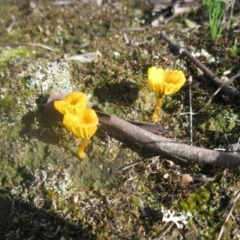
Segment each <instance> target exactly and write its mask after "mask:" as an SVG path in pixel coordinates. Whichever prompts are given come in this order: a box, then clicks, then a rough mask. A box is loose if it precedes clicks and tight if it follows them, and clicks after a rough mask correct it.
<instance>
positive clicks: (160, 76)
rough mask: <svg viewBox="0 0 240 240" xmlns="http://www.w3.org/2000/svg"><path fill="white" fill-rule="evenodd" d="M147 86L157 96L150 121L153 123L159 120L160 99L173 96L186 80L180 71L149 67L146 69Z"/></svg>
mask: <svg viewBox="0 0 240 240" xmlns="http://www.w3.org/2000/svg"><path fill="white" fill-rule="evenodd" d="M147 75H148V86H149V87H150V88H151V89H152V90H153V91H154V92H156V93H157V94H158V98H157V103H156V105H157V106H156V108H155V111H154V113H153V116H152V119H153V121H154V122H157V121H158V120H159V115H160V111H161V107H162V97H163V96H164V95H170V94H174V93H176V92H178V91H179V89H180V88H181V87H182V86H183V85H184V83H185V82H186V78H185V76H184V74H183V72H182V71H177V70H166V71H164V70H163V69H162V68H157V67H151V68H149V69H148V72H147Z"/></svg>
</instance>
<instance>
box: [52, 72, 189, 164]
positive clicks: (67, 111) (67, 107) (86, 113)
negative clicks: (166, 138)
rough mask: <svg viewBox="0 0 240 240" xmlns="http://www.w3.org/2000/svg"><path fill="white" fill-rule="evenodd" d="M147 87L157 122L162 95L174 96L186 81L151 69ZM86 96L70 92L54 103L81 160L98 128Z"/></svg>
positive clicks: (182, 76) (180, 76) (182, 75)
mask: <svg viewBox="0 0 240 240" xmlns="http://www.w3.org/2000/svg"><path fill="white" fill-rule="evenodd" d="M147 75H148V86H149V87H150V88H151V89H152V90H153V91H154V92H156V93H157V104H156V108H155V111H154V113H153V116H152V119H153V121H154V122H157V121H158V120H159V116H160V111H161V106H162V98H163V96H164V95H169V94H174V93H176V92H177V91H179V89H180V88H181V87H182V86H183V85H184V83H185V81H186V79H185V76H184V74H183V72H182V71H177V70H166V71H164V70H163V69H162V68H157V67H151V68H149V69H148V72H147ZM87 101H88V100H87V96H86V94H84V93H81V92H72V93H70V94H68V95H67V96H66V97H64V98H63V99H61V100H57V101H55V102H54V107H55V108H56V110H57V111H59V112H60V113H62V114H63V116H64V117H63V125H64V126H65V127H66V128H67V129H68V130H69V131H70V132H72V133H73V134H75V135H76V136H77V137H78V138H80V139H81V140H82V143H81V145H80V147H79V150H78V156H79V157H80V158H81V159H84V158H85V157H86V153H85V152H84V150H85V148H86V147H87V146H88V144H89V143H90V138H91V137H92V136H93V135H94V134H95V132H96V131H97V127H98V116H97V114H96V112H95V111H94V110H93V109H91V108H87Z"/></svg>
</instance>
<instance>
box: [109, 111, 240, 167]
mask: <svg viewBox="0 0 240 240" xmlns="http://www.w3.org/2000/svg"><path fill="white" fill-rule="evenodd" d="M110 127H111V129H112V131H113V132H116V133H117V134H118V135H121V136H123V137H124V138H126V139H128V140H129V141H132V142H134V143H137V144H140V145H142V146H144V147H146V148H150V149H153V150H155V151H157V152H161V153H165V154H168V155H170V156H175V157H178V158H182V159H185V160H188V161H195V162H199V163H206V164H212V165H214V166H218V167H223V168H234V169H237V168H239V166H240V155H239V154H231V153H225V152H217V151H214V150H208V149H203V148H199V147H195V146H190V145H187V144H184V143H180V142H177V141H174V140H172V139H168V138H165V137H162V136H158V135H155V134H152V133H150V132H148V131H146V130H144V129H142V128H140V127H138V126H136V125H133V124H131V123H129V122H127V121H125V120H123V119H121V118H118V117H116V116H114V115H112V116H111V118H110Z"/></svg>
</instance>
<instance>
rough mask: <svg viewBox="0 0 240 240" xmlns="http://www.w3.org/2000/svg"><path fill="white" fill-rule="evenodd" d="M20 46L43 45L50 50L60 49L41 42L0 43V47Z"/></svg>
mask: <svg viewBox="0 0 240 240" xmlns="http://www.w3.org/2000/svg"><path fill="white" fill-rule="evenodd" d="M19 46H25V47H41V48H44V49H47V50H49V51H58V50H57V49H53V48H51V47H49V46H47V45H43V44H40V43H0V47H19Z"/></svg>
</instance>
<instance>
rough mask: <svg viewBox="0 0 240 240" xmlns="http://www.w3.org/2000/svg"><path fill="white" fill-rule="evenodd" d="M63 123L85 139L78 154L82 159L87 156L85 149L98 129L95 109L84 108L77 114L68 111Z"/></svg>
mask: <svg viewBox="0 0 240 240" xmlns="http://www.w3.org/2000/svg"><path fill="white" fill-rule="evenodd" d="M63 125H64V126H65V127H66V128H67V129H68V130H69V131H70V132H72V133H74V134H75V135H76V136H77V137H79V138H80V139H82V140H83V141H82V143H81V146H80V147H79V150H78V156H79V157H80V158H82V159H83V158H85V157H86V153H85V152H84V150H85V148H86V147H87V146H88V144H89V143H90V138H91V137H92V136H93V135H94V134H95V132H96V131H97V125H98V117H97V114H96V113H95V111H94V110H93V109H82V110H81V112H79V114H77V115H76V114H73V113H70V112H68V113H66V114H65V115H64V118H63Z"/></svg>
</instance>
